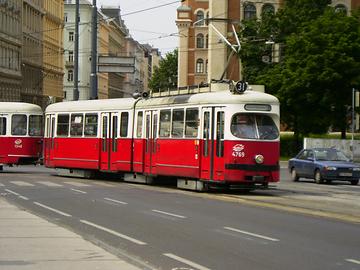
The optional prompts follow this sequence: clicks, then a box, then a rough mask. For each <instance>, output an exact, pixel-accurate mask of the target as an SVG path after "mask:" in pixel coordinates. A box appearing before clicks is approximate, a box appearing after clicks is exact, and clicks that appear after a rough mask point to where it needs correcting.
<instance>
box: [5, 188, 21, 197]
mask: <svg viewBox="0 0 360 270" xmlns="http://www.w3.org/2000/svg"><path fill="white" fill-rule="evenodd" d="M5 191H7V192H9V193H11V194H13V195H16V196H20V194H19V193H16V192H15V191H12V190H10V189H5Z"/></svg>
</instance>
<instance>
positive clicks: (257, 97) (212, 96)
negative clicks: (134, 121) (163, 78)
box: [137, 90, 279, 108]
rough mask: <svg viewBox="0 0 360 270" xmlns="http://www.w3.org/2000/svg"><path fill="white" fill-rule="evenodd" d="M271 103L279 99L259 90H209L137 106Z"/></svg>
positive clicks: (155, 100) (146, 100) (147, 100)
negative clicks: (242, 91)
mask: <svg viewBox="0 0 360 270" xmlns="http://www.w3.org/2000/svg"><path fill="white" fill-rule="evenodd" d="M246 103H256V104H271V105H278V104H279V100H278V99H277V98H276V97H275V96H272V95H269V94H266V93H263V92H257V91H251V90H249V91H245V92H244V93H242V94H233V93H231V92H230V91H217V92H207V93H199V94H190V95H178V96H175V95H174V96H166V97H157V98H150V99H145V100H142V101H140V102H139V104H138V105H137V107H140V108H141V107H147V106H166V105H176V104H179V105H180V104H188V105H204V104H220V105H221V104H246Z"/></svg>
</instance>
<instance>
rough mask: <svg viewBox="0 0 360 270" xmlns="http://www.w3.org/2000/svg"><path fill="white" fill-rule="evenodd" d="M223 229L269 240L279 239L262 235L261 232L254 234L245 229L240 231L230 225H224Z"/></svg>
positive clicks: (275, 240)
mask: <svg viewBox="0 0 360 270" xmlns="http://www.w3.org/2000/svg"><path fill="white" fill-rule="evenodd" d="M224 229H226V230H229V231H233V232H238V233H242V234H246V235H250V236H254V237H257V238H261V239H265V240H269V241H273V242H277V241H280V240H279V239H276V238H271V237H268V236H264V235H261V234H256V233H251V232H247V231H242V230H238V229H235V228H231V227H224Z"/></svg>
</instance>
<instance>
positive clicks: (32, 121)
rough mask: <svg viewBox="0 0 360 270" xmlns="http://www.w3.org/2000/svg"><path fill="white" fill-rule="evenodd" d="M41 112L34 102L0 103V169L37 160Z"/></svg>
mask: <svg viewBox="0 0 360 270" xmlns="http://www.w3.org/2000/svg"><path fill="white" fill-rule="evenodd" d="M42 119H43V111H42V110H41V108H40V107H39V106H37V105H34V104H29V103H20V102H0V170H2V169H3V165H5V164H7V165H10V166H11V165H21V164H34V163H36V162H37V161H38V160H39V158H40V156H41V152H42V136H43V134H42V131H43V120H42Z"/></svg>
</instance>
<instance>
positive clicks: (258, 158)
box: [255, 155, 264, 164]
mask: <svg viewBox="0 0 360 270" xmlns="http://www.w3.org/2000/svg"><path fill="white" fill-rule="evenodd" d="M255 162H256V163H257V164H263V163H264V156H263V155H256V156H255Z"/></svg>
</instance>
